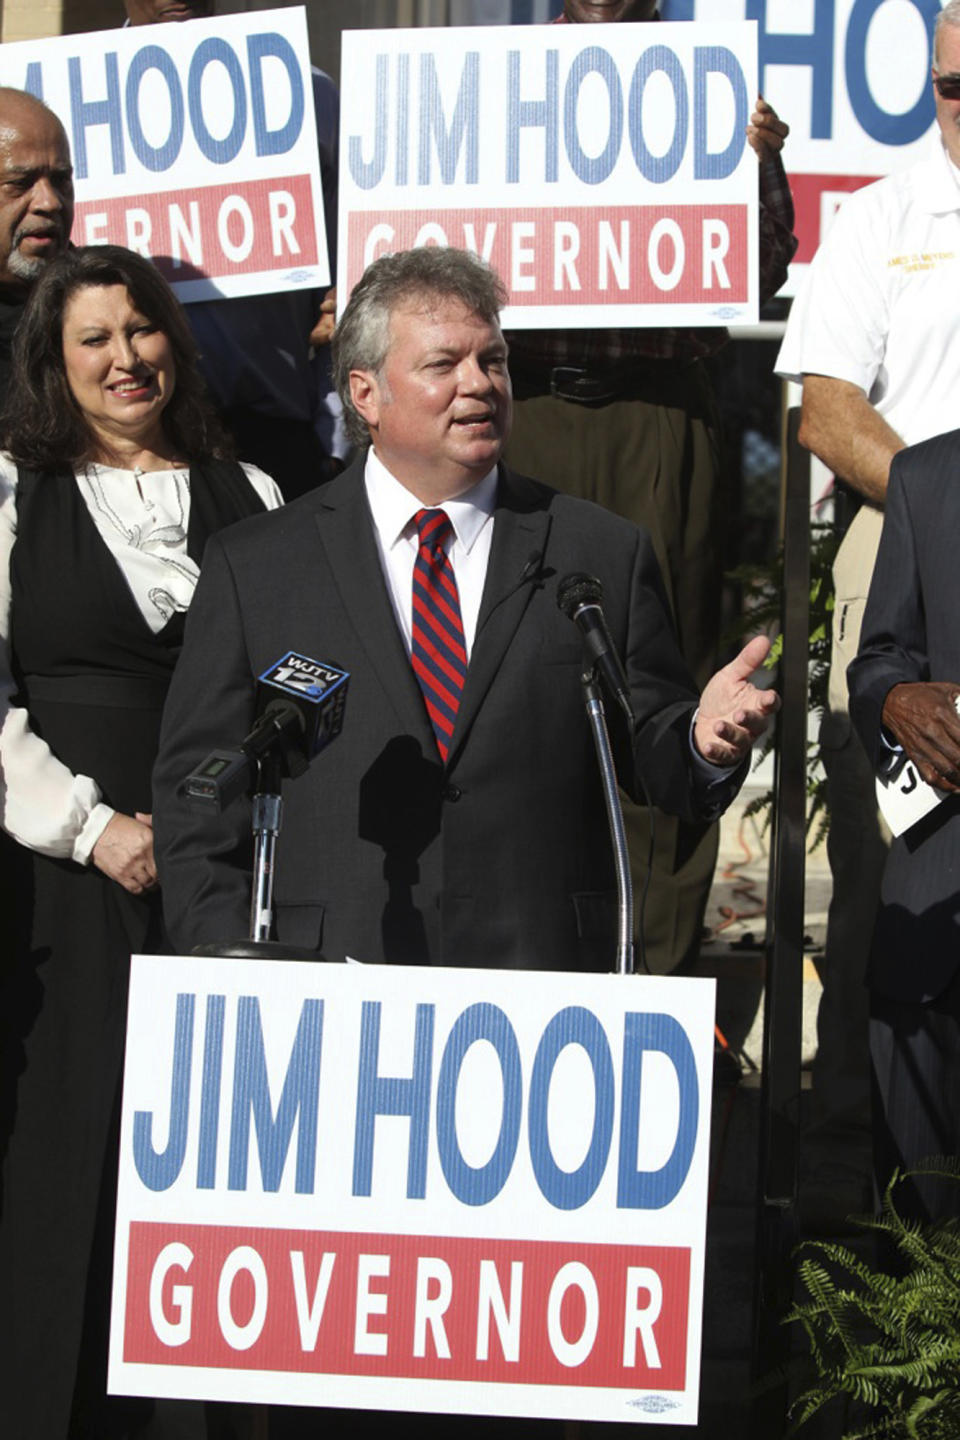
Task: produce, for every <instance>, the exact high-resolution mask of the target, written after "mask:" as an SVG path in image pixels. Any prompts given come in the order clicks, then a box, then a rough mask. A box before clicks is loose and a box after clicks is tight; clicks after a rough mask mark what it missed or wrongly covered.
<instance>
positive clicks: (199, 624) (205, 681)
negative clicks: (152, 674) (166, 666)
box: [153, 536, 255, 953]
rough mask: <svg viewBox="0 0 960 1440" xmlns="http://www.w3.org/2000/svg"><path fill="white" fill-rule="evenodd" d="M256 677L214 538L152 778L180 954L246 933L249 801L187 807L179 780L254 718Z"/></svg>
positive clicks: (234, 740)
mask: <svg viewBox="0 0 960 1440" xmlns="http://www.w3.org/2000/svg"><path fill="white" fill-rule="evenodd" d="M254 697H255V689H254V678H253V674H252V667H251V664H250V660H249V656H248V654H247V649H246V645H245V641H244V625H243V619H242V615H241V610H240V604H239V599H238V596H237V590H236V585H235V582H234V577H233V574H232V571H231V569H230V565H229V562H228V560H227V557H226V554H225V551H224V548H223V545H222V543H221V540H220V537H219V536H214V537H213V538H212V539H211V540H210V542H209V543H208V545H207V549H206V552H205V554H204V560H203V570H202V572H201V575H200V580H199V582H198V584H197V589H196V592H195V594H194V598H193V603H192V605H191V606H190V612H189V615H188V617H187V626H186V637H185V641H184V647H183V653H182V654H181V656H180V660H179V662H178V664H177V668H176V671H175V673H174V677H173V683H172V684H171V686H170V693H169V696H168V698H167V704H166V707H165V709H164V715H163V727H162V731H161V736H160V751H159V755H158V757H157V763H156V766H155V768H154V773H153V814H154V836H155V847H156V855H157V865H158V870H159V875H160V884H161V888H162V893H163V908H164V916H165V919H166V924H167V928H168V930H169V933H170V936H171V938H172V939H173V942H174V944H175V945H176V946H177V947H178V948H179V949H180V951H181V952H182V953H186V952H188V951H189V950H190V948H191V947H192V946H194V945H199V944H212V943H219V942H222V941H227V940H237V939H242V938H244V937H245V936H246V935H247V934H248V933H249V913H250V878H251V864H252V862H251V853H252V842H251V838H250V804H249V801H248V800H246V799H245V798H244V799H240V800H237V801H235V802H234V803H233V805H231V806H230V807H229V808H228V809H227V811H226V812H225V813H224V814H223V815H218V814H217V813H216V811H214V810H213V809H212V808H211V809H209V810H208V809H207V808H205V807H202V806H199V805H197V804H196V803H195V802H188V801H187V800H186V799H185V798H184V797H183V794H182V791H181V787H182V784H183V781H184V779H185V778H186V776H187V775H189V774H190V772H191V771H192V770H194V769H195V768H196V767H197V766H198V765H199V764H201V763H202V761H203V760H204V759H205V758H206V757H207V755H209V753H210V751H211V750H213V749H216V748H217V747H220V746H235V745H237V744H238V743H239V742H240V740H242V739H243V737H244V736H245V735H246V734H248V733H249V731H250V729H251V727H252V724H253V718H254Z"/></svg>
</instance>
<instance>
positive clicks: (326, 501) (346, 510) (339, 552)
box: [316, 459, 436, 755]
mask: <svg viewBox="0 0 960 1440" xmlns="http://www.w3.org/2000/svg"><path fill="white" fill-rule="evenodd" d="M316 523H317V530H318V533H319V536H320V543H321V545H322V547H323V550H324V554H325V556H326V561H327V566H328V568H329V570H330V573H331V575H332V576H333V579H334V582H335V584H336V586H337V589H338V590H339V592H340V597H341V599H342V600H343V604H344V607H345V609H346V611H347V614H348V616H349V618H350V622H351V624H352V625H353V627H354V629H355V630H356V633H357V636H358V637H359V640H360V643H361V645H362V646H363V648H364V650H365V651H366V654H367V658H368V660H369V662H370V665H371V666H372V668H373V671H374V673H375V674H376V675H377V676H378V677H379V679H380V681H381V683H382V686H383V690H384V692H385V694H386V695H387V697H388V698H389V700H390V703H391V704H392V705H393V708H394V710H395V711H396V713H397V718H398V720H399V722H400V725H401V727H402V729H403V731H404V732H405V733H407V734H410V735H413V736H415V737H416V738H417V739H419V740H420V742H421V745H422V746H423V750H424V754H426V755H430V754H431V752H432V751H433V750H435V748H436V742H435V740H434V735H433V730H432V729H431V726H430V721H429V719H428V718H427V712H426V710H425V708H424V704H423V695H422V693H421V691H420V687H419V685H418V684H417V680H416V676H415V675H414V673H413V669H412V667H411V665H410V657H409V656H408V654H407V651H406V647H405V646H404V643H403V637H402V636H401V634H400V630H399V628H398V626H397V621H396V617H395V615H394V613H393V607H392V605H391V603H390V597H389V595H388V593H387V586H386V582H385V580H384V577H383V571H382V569H381V566H380V556H379V555H378V553H377V546H376V541H375V539H374V534H373V520H372V518H371V515H370V510H369V507H368V505H367V497H366V491H365V489H364V484H363V461H362V459H361V460H357V461H354V463H353V464H352V465H350V466H349V467H348V468H347V469H346V470H345V471H344V472H343V474H342V475H339V476H338V477H337V479H336V480H333V481H331V483H330V484H329V485H325V486H324V487H323V489H322V490H321V491H319V492H318V509H317V513H316Z"/></svg>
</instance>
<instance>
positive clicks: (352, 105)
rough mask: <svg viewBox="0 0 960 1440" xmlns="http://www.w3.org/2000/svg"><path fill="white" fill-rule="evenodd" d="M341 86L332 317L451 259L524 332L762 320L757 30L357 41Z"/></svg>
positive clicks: (582, 30) (554, 30)
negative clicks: (474, 260) (402, 254)
mask: <svg viewBox="0 0 960 1440" xmlns="http://www.w3.org/2000/svg"><path fill="white" fill-rule="evenodd" d="M341 75H342V109H341V125H340V204H339V221H340V235H339V242H338V252H339V256H340V274H339V277H338V279H339V287H338V294H339V299H340V303H341V304H343V303H345V301H346V298H347V296H348V295H349V292H350V290H351V289H352V288H353V286H354V285H355V284H356V282H357V280H358V279H359V277H360V275H361V274H362V273H363V271H364V269H365V268H366V266H367V265H369V264H370V262H371V261H372V260H375V259H376V258H377V256H378V255H381V254H383V253H384V252H385V251H396V250H403V249H408V248H410V247H413V246H418V245H452V246H456V247H459V248H460V249H465V250H472V251H474V252H475V253H477V254H480V255H482V256H483V258H484V259H485V260H488V261H489V262H490V263H491V264H492V265H493V267H494V268H495V269H496V270H497V272H498V274H499V275H500V277H501V279H502V280H503V282H504V284H505V285H506V287H507V290H508V292H509V303H508V306H507V308H506V309H505V311H504V314H503V317H502V318H503V323H504V325H505V326H508V327H510V328H513V329H523V328H531V327H554V328H556V327H560V326H565V327H569V326H592V325H631V326H645V325H724V324H728V323H729V322H730V321H738V322H746V321H749V320H751V319H755V318H756V314H757V285H758V278H757V250H758V228H757V161H756V156H755V155H754V153H753V151H752V150H751V149H750V147H749V145H748V143H747V140H746V135H745V131H746V127H747V123H748V119H749V115H750V111H751V109H752V107H753V102H754V99H755V96H756V88H757V87H756V26H755V25H754V24H752V23H741V24H739V25H713V24H710V23H708V22H705V23H703V24H700V25H696V26H693V25H667V24H660V25H648V24H626V25H617V26H616V27H614V26H612V25H611V26H607V25H604V26H597V25H557V26H492V27H489V28H465V29H442V30H440V29H438V30H429V29H421V30H402V31H397V30H384V31H369V30H366V31H362V32H346V33H345V34H344V36H343V60H342V66H341Z"/></svg>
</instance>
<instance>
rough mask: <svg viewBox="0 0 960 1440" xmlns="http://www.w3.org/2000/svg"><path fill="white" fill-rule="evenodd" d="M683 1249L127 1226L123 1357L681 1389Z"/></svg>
mask: <svg viewBox="0 0 960 1440" xmlns="http://www.w3.org/2000/svg"><path fill="white" fill-rule="evenodd" d="M689 1293H690V1252H689V1250H688V1249H686V1248H681V1247H671V1246H629V1245H601V1244H595V1245H593V1244H565V1243H555V1242H545V1241H531V1240H523V1241H513V1240H477V1239H457V1238H449V1237H442V1236H423V1235H413V1236H409V1235H379V1234H371V1235H356V1234H343V1233H332V1232H317V1231H313V1230H268V1229H259V1228H245V1227H244V1228H241V1227H226V1226H207V1225H167V1224H153V1223H150V1224H148V1223H142V1222H136V1223H133V1224H131V1226H130V1250H129V1268H128V1274H127V1295H126V1323H125V1330H124V1360H125V1361H126V1362H127V1363H130V1364H148V1365H149V1364H154V1365H177V1366H181V1365H203V1366H211V1367H214V1368H229V1369H257V1370H273V1371H295V1372H315V1373H320V1374H335V1375H358V1376H374V1375H380V1376H390V1377H405V1378H413V1379H431V1378H433V1379H445V1380H458V1381H490V1382H506V1383H513V1384H521V1385H522V1384H527V1385H534V1384H536V1385H590V1386H613V1387H630V1388H631V1389H650V1388H654V1389H656V1390H658V1391H667V1390H681V1389H683V1387H684V1383H685V1375H686V1351H687V1320H688V1309H689Z"/></svg>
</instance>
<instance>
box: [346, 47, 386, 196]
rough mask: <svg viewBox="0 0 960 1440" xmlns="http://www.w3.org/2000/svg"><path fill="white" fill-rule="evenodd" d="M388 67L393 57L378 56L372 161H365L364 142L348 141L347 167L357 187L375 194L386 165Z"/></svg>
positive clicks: (374, 89)
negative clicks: (374, 188)
mask: <svg viewBox="0 0 960 1440" xmlns="http://www.w3.org/2000/svg"><path fill="white" fill-rule="evenodd" d="M389 64H390V57H389V56H388V55H378V56H377V64H376V79H375V81H374V86H373V136H374V142H373V158H372V159H371V160H364V158H363V141H362V140H361V139H360V136H359V135H351V136H350V137H349V139H348V140H347V163H348V164H349V166H350V174H351V176H352V177H353V182H354V184H355V185H359V186H360V189H361V190H372V189H373V187H374V186H375V185H379V184H380V181H381V180H382V179H383V172H384V168H385V166H386V163H387V127H388V124H389V117H388V113H387V107H388V104H389V98H390V74H389Z"/></svg>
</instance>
